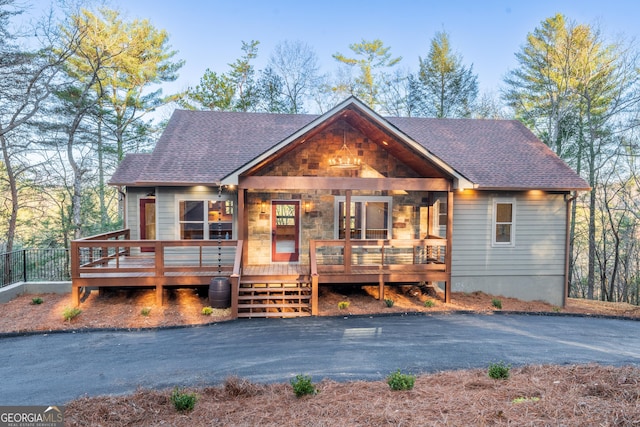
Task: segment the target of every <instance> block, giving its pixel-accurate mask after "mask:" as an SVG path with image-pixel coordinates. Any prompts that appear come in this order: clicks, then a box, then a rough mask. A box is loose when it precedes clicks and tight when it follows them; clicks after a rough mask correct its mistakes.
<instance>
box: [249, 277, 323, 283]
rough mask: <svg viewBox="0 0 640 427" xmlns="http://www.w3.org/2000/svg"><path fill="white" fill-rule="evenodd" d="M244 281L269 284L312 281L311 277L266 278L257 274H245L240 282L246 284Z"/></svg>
mask: <svg viewBox="0 0 640 427" xmlns="http://www.w3.org/2000/svg"><path fill="white" fill-rule="evenodd" d="M244 283H267V284H280V283H291V284H296V283H311V279H309V278H303V279H301V278H300V277H299V276H294V277H280V278H270V279H265V278H264V277H256V276H254V277H247V276H243V277H242V278H241V279H240V284H244Z"/></svg>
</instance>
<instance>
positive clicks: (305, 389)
mask: <svg viewBox="0 0 640 427" xmlns="http://www.w3.org/2000/svg"><path fill="white" fill-rule="evenodd" d="M291 387H293V392H294V393H295V395H296V397H302V396H304V395H307V394H317V393H318V390H317V389H316V387H315V386H314V385H313V383H312V382H311V377H310V376H308V375H296V377H295V378H292V379H291Z"/></svg>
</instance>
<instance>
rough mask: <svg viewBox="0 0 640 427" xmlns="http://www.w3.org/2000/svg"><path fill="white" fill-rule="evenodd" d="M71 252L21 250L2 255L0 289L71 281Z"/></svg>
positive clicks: (62, 249)
mask: <svg viewBox="0 0 640 427" xmlns="http://www.w3.org/2000/svg"><path fill="white" fill-rule="evenodd" d="M69 266H70V257H69V250H68V249H64V248H59V249H21V250H17V251H13V252H5V253H3V254H0V288H1V287H3V286H8V285H11V284H13V283H18V282H46V281H62V280H71V274H70V268H69Z"/></svg>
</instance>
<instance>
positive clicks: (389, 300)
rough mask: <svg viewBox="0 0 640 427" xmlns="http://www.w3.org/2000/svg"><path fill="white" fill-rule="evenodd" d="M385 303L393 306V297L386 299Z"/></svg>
mask: <svg viewBox="0 0 640 427" xmlns="http://www.w3.org/2000/svg"><path fill="white" fill-rule="evenodd" d="M384 303H385V304H387V307H393V300H392V299H389V298H387V299H385V300H384Z"/></svg>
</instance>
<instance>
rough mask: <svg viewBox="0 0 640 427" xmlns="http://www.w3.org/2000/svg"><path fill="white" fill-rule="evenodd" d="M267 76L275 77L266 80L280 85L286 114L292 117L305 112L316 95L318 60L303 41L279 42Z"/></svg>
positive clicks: (268, 67) (269, 64) (270, 58)
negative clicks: (307, 103) (306, 105)
mask: <svg viewBox="0 0 640 427" xmlns="http://www.w3.org/2000/svg"><path fill="white" fill-rule="evenodd" d="M265 73H266V75H267V76H272V77H271V78H270V79H267V81H271V82H275V81H278V82H279V84H280V95H281V97H282V98H284V100H283V103H284V104H285V105H286V106H287V107H286V108H285V111H283V112H287V113H290V114H299V113H304V112H305V108H304V105H305V101H306V100H307V99H309V98H311V97H312V96H313V94H314V92H315V91H317V90H318V85H319V83H320V76H319V67H318V57H317V55H316V53H315V52H314V51H313V50H312V49H311V47H309V45H307V44H306V43H303V42H301V41H294V42H290V41H284V42H282V43H278V44H277V45H276V47H275V49H274V51H273V53H272V54H271V56H270V57H269V63H268V65H267V70H266V71H265ZM276 77H277V80H276ZM259 86H260V87H263V85H262V84H260V85H259Z"/></svg>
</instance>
